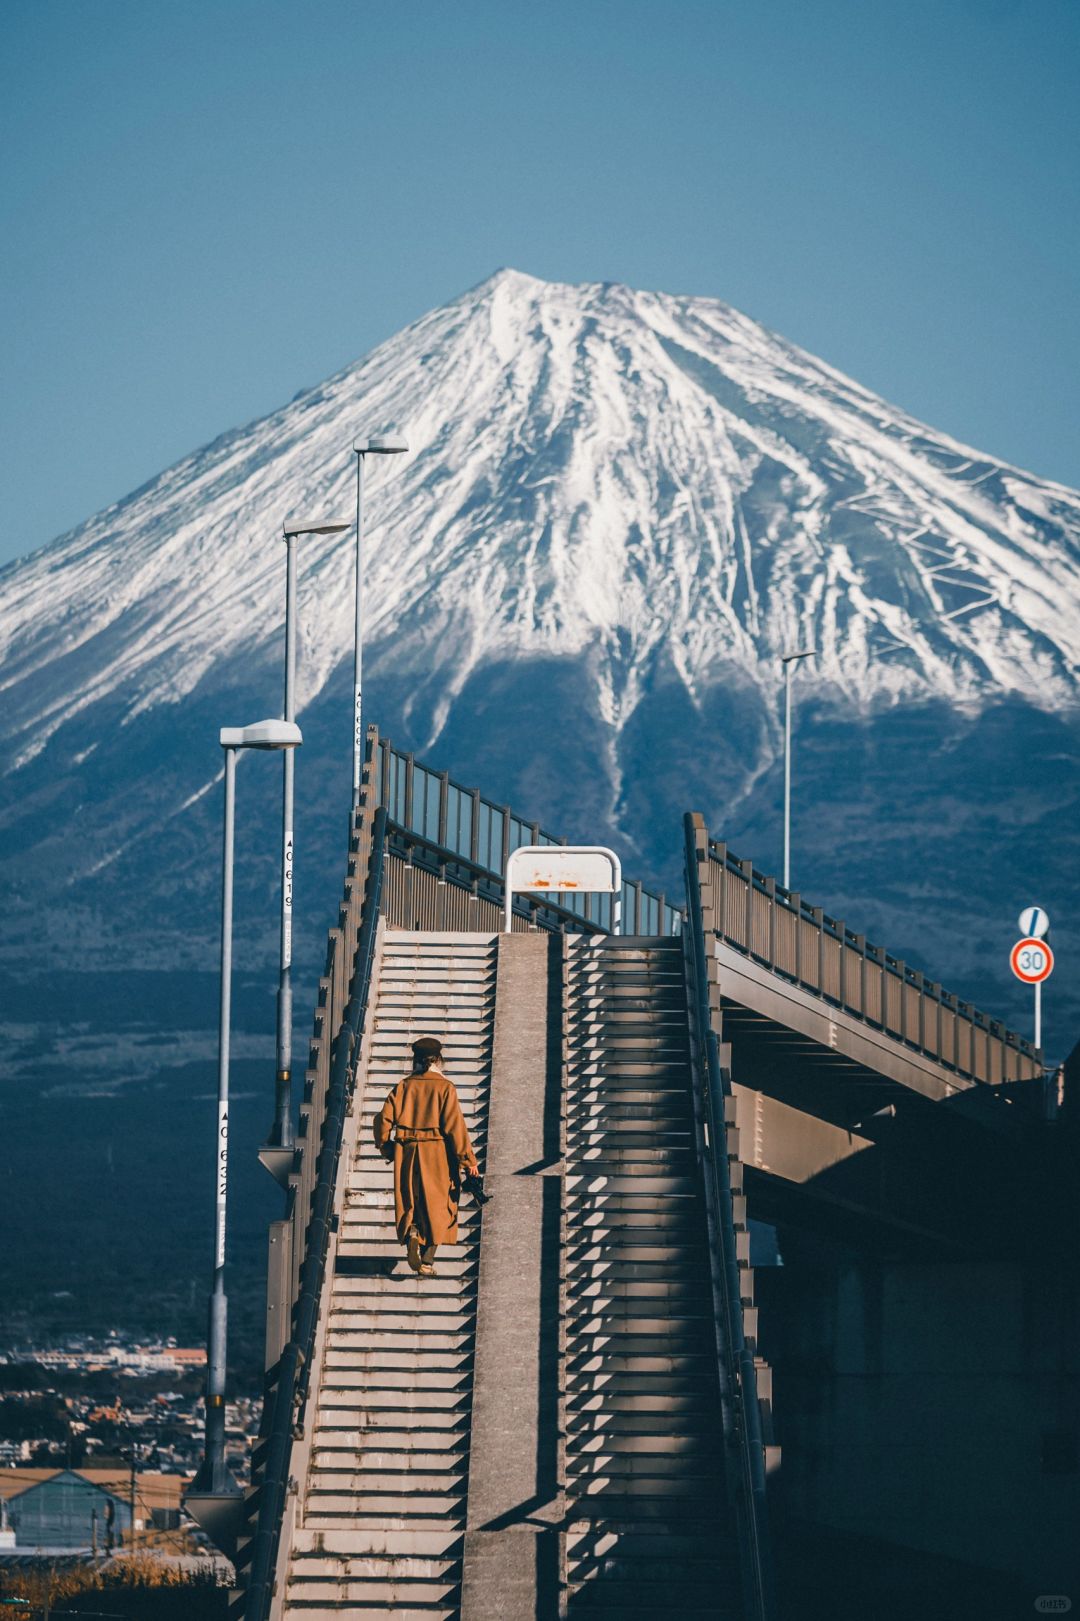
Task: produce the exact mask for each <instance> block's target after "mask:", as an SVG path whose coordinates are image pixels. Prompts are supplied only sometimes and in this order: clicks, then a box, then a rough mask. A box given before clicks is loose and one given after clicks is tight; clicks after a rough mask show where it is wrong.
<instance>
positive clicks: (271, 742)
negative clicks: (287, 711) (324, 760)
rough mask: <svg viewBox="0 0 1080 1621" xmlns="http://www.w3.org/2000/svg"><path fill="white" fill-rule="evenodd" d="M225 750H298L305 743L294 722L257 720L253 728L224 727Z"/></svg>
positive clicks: (222, 735) (222, 730)
mask: <svg viewBox="0 0 1080 1621" xmlns="http://www.w3.org/2000/svg"><path fill="white" fill-rule="evenodd" d="M219 741H220V743H221V746H222V748H223V749H298V748H299V747H300V745H301V743H302V742H303V741H304V738H303V734H302V733H301V731H300V728H299V726H297V724H296V722H295V721H293V720H257V721H256V722H255V723H254V725H252V726H223V727H222V728H221V736H220V738H219Z"/></svg>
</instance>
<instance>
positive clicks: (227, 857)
mask: <svg viewBox="0 0 1080 1621" xmlns="http://www.w3.org/2000/svg"><path fill="white" fill-rule="evenodd" d="M220 742H221V747H222V748H223V749H224V750H225V821H224V836H223V839H222V866H221V1001H220V1007H219V1020H218V1107H217V1156H216V1161H215V1165H214V1202H215V1216H214V1286H213V1289H212V1291H211V1294H210V1316H209V1332H208V1335H207V1351H206V1438H205V1443H204V1448H203V1461H202V1466H201V1468H200V1469H199V1472H198V1474H197V1475H196V1477H195V1479H194V1481H193V1482H192V1486H191V1491H190V1493H189V1494H188V1496H187V1497H186V1498H185V1507H186V1508H187V1510H188V1512H189V1513H190V1514H191V1515H192V1516H193V1518H194V1519H196V1520H197V1521H198V1522H199V1524H200V1525H201V1526H202V1527H203V1529H204V1530H205V1531H207V1532H208V1533H209V1535H210V1536H211V1537H212V1538H213V1539H214V1540H215V1541H216V1542H217V1543H218V1546H221V1545H222V1543H221V1539H222V1538H225V1539H226V1540H227V1539H228V1537H229V1535H230V1533H231V1528H232V1526H233V1523H234V1516H235V1511H236V1507H237V1504H238V1502H239V1501H240V1500H241V1497H242V1494H241V1491H240V1487H239V1486H238V1485H237V1483H236V1481H235V1480H234V1479H233V1477H232V1474H231V1473H230V1471H229V1469H228V1466H227V1465H226V1463H225V1349H226V1339H227V1322H228V1308H227V1304H226V1300H225V1201H226V1194H227V1192H228V1180H229V1034H230V1023H231V1018H232V910H233V825H234V821H235V804H236V757H237V755H238V754H239V753H240V751H241V749H290V750H291V749H295V748H298V747H299V745H300V744H301V743H302V742H303V738H302V737H301V735H300V728H299V726H297V725H296V724H295V722H292V721H284V720H260V721H256V723H255V724H254V725H253V726H223V727H222V729H221V736H220Z"/></svg>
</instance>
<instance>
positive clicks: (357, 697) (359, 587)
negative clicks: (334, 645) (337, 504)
mask: <svg viewBox="0 0 1080 1621" xmlns="http://www.w3.org/2000/svg"><path fill="white" fill-rule="evenodd" d="M408 448H409V443H408V440H407V439H404V438H402V436H401V434H399V433H382V434H378V435H377V436H373V437H372V438H370V439H354V440H353V450H354V451H355V452H356V622H355V629H354V633H353V753H352V803H353V810H355V809H356V808H357V806H358V805H359V803H360V773H361V770H362V769H363V764H364V724H363V718H362V708H363V705H362V701H361V694H360V689H361V685H362V683H361V665H362V662H363V651H364V458H365V457H366V456H401V455H403V454H404V453H405V452H406V451H407V450H408Z"/></svg>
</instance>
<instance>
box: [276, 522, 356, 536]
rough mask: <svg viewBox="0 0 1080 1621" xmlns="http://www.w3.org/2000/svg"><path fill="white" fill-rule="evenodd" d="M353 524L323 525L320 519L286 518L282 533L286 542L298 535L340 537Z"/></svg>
mask: <svg viewBox="0 0 1080 1621" xmlns="http://www.w3.org/2000/svg"><path fill="white" fill-rule="evenodd" d="M351 528H352V524H351V523H323V522H322V520H321V519H319V518H286V519H285V522H284V523H283V524H282V526H281V532H282V534H283V535H284V536H285V539H286V540H291V539H292V538H293V537H294V536H296V535H340V534H342V533H343V531H344V530H346V529H351Z"/></svg>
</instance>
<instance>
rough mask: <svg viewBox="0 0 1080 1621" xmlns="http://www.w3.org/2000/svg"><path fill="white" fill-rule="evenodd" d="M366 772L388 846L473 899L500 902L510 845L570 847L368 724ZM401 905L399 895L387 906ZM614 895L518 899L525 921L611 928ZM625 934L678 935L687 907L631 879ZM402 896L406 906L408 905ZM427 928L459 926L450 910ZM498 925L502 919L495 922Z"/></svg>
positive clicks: (428, 919)
mask: <svg viewBox="0 0 1080 1621" xmlns="http://www.w3.org/2000/svg"><path fill="white" fill-rule="evenodd" d="M367 762H368V774H369V777H370V780H371V782H372V785H373V787H374V790H375V794H376V800H377V803H378V804H380V805H383V806H385V807H386V812H387V815H388V816H389V818H390V850H391V852H392V853H396V854H401V855H403V856H406V857H407V858H408V859H409V860H410V862H412V863H414V864H418V865H419V866H421V867H427V868H430V869H437V870H438V872H439V877H440V879H441V880H442V881H443V882H444V883H446V882H449V883H452V884H456V885H457V886H458V887H459V888H462V889H467V890H469V891H471V892H472V894H473V895H474V897H475V898H477V899H480V900H484V901H491V902H494V903H497V904H498V905H499V906H501V905H502V899H503V875H504V873H505V872H506V861H507V857H508V855H509V853H510V851H511V850H515V849H517V848H518V847H519V846H520V845H523V844H536V845H544V844H565V843H566V842H567V841H566V840H565V839H564V838H556V837H554V835H552V834H551V833H547V832H545V831H544V829H543V828H542V827H541V826H540V824H539V822H533V821H529V820H527V819H526V818H524V817H521V816H519V815H517V814H516V813H515V812H514V811H513V810H511V809H510V808H509V807H508V806H506V805H499V804H496V803H495V802H494V801H492V800H489V799H485V798H484V796H483V795H482V794H481V793H480V791H479V789H477V788H465V787H463V786H462V785H461V784H460V783H458V782H455V781H453V779H452V778H451V777H450V776H449V774H448V773H447V772H445V771H433V770H432V769H431V768H430V767H428V766H425V765H422V764H421V763H420V761H419V760H417V759H415V758H414V756H413V755H411V754H407V753H404V752H403V751H402V750H400V749H396V748H395V747H394V746H393V744H392V743H391V742H390V741H389V739H388V738H380V737H379V735H378V732H377V731H376V729H375V728H374V727H369V728H368V739H367ZM397 902H398V897H397V894H396V892H394V893H392V894H391V895H390V897H389V904H390V905H391V906H394V905H395V904H396V903H397ZM611 903H612V896H610V895H570V894H567V895H565V896H564V897H563V899H562V901H561V902H559V903H556V902H555V901H553V900H551V899H550V898H549V897H543V898H541V897H539V896H536V895H521V896H517V897H515V902H514V910H515V918H517V919H519V920H521V921H520V924H519V926H521V927H527V926H528V925H529V924H530V923H532V924H535V925H536V926H538V927H540V928H548V929H562V928H569V929H580V930H582V931H584V932H589V933H604V934H608V933H610V932H611ZM622 903H623V906H622V915H623V931H624V933H626V934H678V933H679V932H680V930H681V928H682V922H683V913H682V909H681V908H680V907H677V906H672V905H671V904H670V903H669V901H668V900H667V897H666V896H665V895H664V893H663V892H662V891H661V892H660V893H655V892H654V891H652V890H650V889H647V888H646V887H645V885H644V884H642V883H641V882H640V881H638V880H628V881H626V882H624V884H623V891H622ZM404 904H405V903H404V898H403V897H402V898H401V901H400V905H401V907H404ZM415 922H416V923H417V926H419V927H422V928H434V927H448V928H454V927H460V926H461V924H460V922H459V921H458V920H457V919H456V918H455V917H454V915H453V913H452V912H451V913H450V914H449V916H448V917H447V918H446V919H445V920H439V919H436V918H435V917H434V915H430V916H424V914H423V909H422V908H421V909H420V911H419V915H418V917H417V918H416V919H415ZM494 927H495V928H498V927H500V925H499V923H497V922H496V923H495V924H494Z"/></svg>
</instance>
